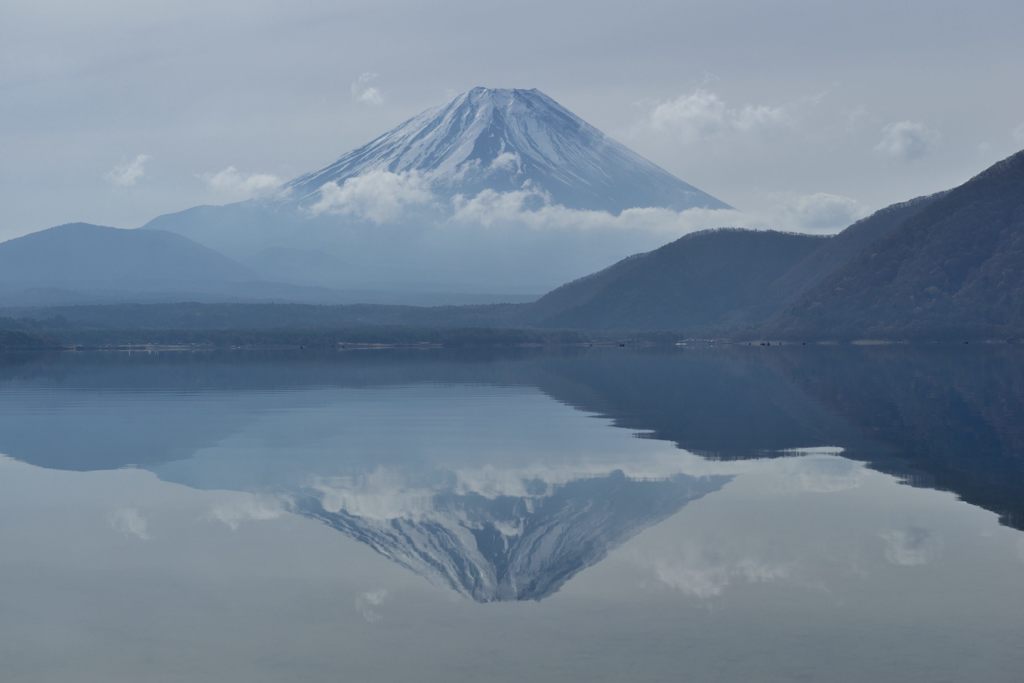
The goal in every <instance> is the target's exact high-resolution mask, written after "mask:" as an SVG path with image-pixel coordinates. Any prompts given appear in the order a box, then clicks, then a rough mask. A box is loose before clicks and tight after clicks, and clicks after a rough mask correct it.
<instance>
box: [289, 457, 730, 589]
mask: <svg viewBox="0 0 1024 683" xmlns="http://www.w3.org/2000/svg"><path fill="white" fill-rule="evenodd" d="M729 478H730V477H724V476H711V477H689V476H686V475H683V474H679V475H674V476H671V477H667V478H665V479H660V480H649V479H634V478H630V477H628V476H626V475H625V474H624V473H623V472H622V471H621V470H615V471H612V472H610V473H608V474H606V475H600V476H585V477H581V478H579V479H574V480H571V481H568V482H564V483H558V484H549V483H547V482H544V481H542V480H540V479H533V480H530V481H527V482H526V484H527V487H526V488H527V489H532V490H527V491H523V492H521V493H519V494H512V495H510V494H503V495H498V496H486V495H481V494H480V493H479V492H475V491H469V492H458V491H454V490H451V489H442V490H438V491H432V492H430V493H429V494H427V495H426V496H425V497H424V498H423V499H421V500H419V501H418V503H419V504H418V505H416V506H415V507H414V508H413V509H409V510H404V511H401V512H400V513H397V514H396V513H395V512H392V514H390V515H387V516H382V515H373V514H366V512H365V511H361V510H360V509H359V508H358V507H355V508H354V509H353V507H352V506H346V505H345V504H344V502H340V503H338V504H335V505H332V504H331V503H329V502H325V501H329V500H330V499H331V497H330V496H327V497H325V496H323V495H307V496H301V497H298V498H297V499H296V500H295V509H296V510H297V511H298V512H300V513H302V514H305V515H307V516H310V517H313V518H316V519H319V520H321V521H323V522H325V523H327V524H328V525H330V526H331V527H333V528H335V529H338V530H339V531H342V532H344V533H345V534H346V535H348V536H350V537H352V538H354V539H356V540H358V541H361V542H363V543H366V544H367V545H369V546H370V547H372V548H373V549H374V550H376V551H377V552H379V553H381V554H382V555H384V556H385V557H388V558H390V559H391V560H394V561H395V562H397V563H398V564H400V565H402V566H404V567H407V568H408V569H411V570H413V571H414V572H416V573H418V574H420V575H422V576H426V577H429V578H432V579H434V580H435V581H437V582H438V583H442V584H445V585H447V586H449V587H451V588H452V589H454V590H455V591H457V592H459V593H461V594H463V595H466V596H468V597H471V598H472V599H474V600H477V601H478V602H492V601H499V600H541V599H543V598H545V597H547V596H549V595H551V594H552V593H554V592H556V591H557V590H558V589H559V588H561V586H562V584H564V583H565V582H566V581H568V580H569V579H570V578H572V577H573V576H574V575H575V574H576V573H578V572H579V571H580V570H582V569H584V568H586V567H589V566H591V565H593V564H595V563H597V562H599V561H601V560H602V559H603V558H604V557H605V555H607V553H608V552H609V551H610V550H611V549H613V548H615V547H616V546H618V545H620V544H621V543H623V542H624V541H626V540H628V539H629V538H631V537H632V536H634V535H635V534H637V533H638V532H640V531H642V530H643V529H645V528H647V527H649V526H651V525H653V524H656V523H658V522H660V521H661V520H663V519H665V518H666V517H669V516H671V515H673V514H675V513H676V512H678V511H679V510H680V509H681V508H682V507H683V506H684V505H686V503H688V502H690V501H692V500H694V499H696V498H700V497H701V496H703V495H705V494H707V493H710V492H712V491H716V490H718V489H719V488H720V487H721V486H722V484H724V483H725V482H726V481H728V480H729ZM333 493H334V494H337V493H338V491H335V492H333ZM343 499H344V496H342V500H343ZM378 503H379V499H378ZM360 512H362V514H360Z"/></svg>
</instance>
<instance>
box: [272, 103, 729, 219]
mask: <svg viewBox="0 0 1024 683" xmlns="http://www.w3.org/2000/svg"><path fill="white" fill-rule="evenodd" d="M376 170H385V171H388V172H391V173H398V174H401V173H416V174H421V175H423V176H425V177H426V178H428V179H429V181H430V183H431V185H432V186H433V188H434V190H435V191H436V192H438V193H439V194H441V195H442V196H446V197H452V196H454V195H463V196H465V197H474V196H476V195H477V194H479V193H480V192H482V191H484V190H492V191H495V192H514V191H518V190H522V189H523V188H524V187H528V188H530V189H531V190H533V191H536V192H538V193H540V194H544V195H546V196H547V197H549V198H550V200H551V202H552V203H554V204H558V205H561V206H565V207H568V208H571V209H586V210H599V211H609V212H612V213H619V212H621V211H623V210H625V209H631V208H635V207H662V208H669V209H675V210H677V211H682V210H684V209H689V208H694V207H701V208H711V209H726V208H729V206H728V205H726V204H725V203H724V202H722V201H720V200H718V199H716V198H714V197H712V196H711V195H709V194H707V193H705V192H702V191H701V190H698V189H697V188H695V187H693V186H692V185H688V184H687V183H685V182H683V181H682V180H679V179H678V178H676V177H675V176H673V175H672V174H670V173H669V172H667V171H665V170H664V169H662V168H660V167H658V166H656V165H654V164H653V163H651V162H650V161H648V160H647V159H644V158H643V157H641V156H640V155H638V154H636V153H635V152H633V151H631V150H629V149H628V148H626V147H625V146H623V145H621V144H619V143H618V142H616V141H615V140H612V139H611V138H609V137H608V136H607V135H605V134H604V133H602V132H601V131H599V130H598V129H597V128H594V127H593V126H591V125H590V124H588V123H587V122H586V121H584V120H583V119H581V118H580V117H578V116H576V115H575V114H573V113H572V112H571V111H569V110H568V109H566V108H565V107H563V106H562V105H560V104H558V103H557V102H555V101H554V100H553V99H551V98H550V97H548V96H547V95H545V94H544V93H542V92H540V91H539V90H536V89H533V90H518V89H515V90H509V89H492V88H480V87H478V88H473V89H472V90H470V91H468V92H465V93H462V94H461V95H459V96H458V97H456V98H455V99H453V100H452V101H451V102H449V103H448V104H446V105H444V106H442V107H439V108H436V109H430V110H427V111H425V112H423V113H422V114H419V115H418V116H415V117H413V118H411V119H409V120H408V121H406V122H405V123H402V124H401V125H399V126H397V127H396V128H393V129H392V130H390V131H388V132H387V133H385V134H383V135H381V136H380V137H378V138H377V139H375V140H373V141H371V142H370V143H368V144H366V145H364V146H363V147H360V148H359V149H356V150H353V151H351V152H349V153H348V154H345V155H344V156H342V157H341V158H340V159H338V160H337V161H335V162H334V163H333V164H331V165H329V166H327V167H325V168H322V169H320V170H318V171H314V172H313V173H307V174H306V175H303V176H300V177H298V178H296V179H295V180H292V181H291V182H290V183H288V184H287V185H286V188H287V190H288V191H289V194H290V195H291V196H292V197H293V198H294V199H295V200H297V201H300V202H307V201H308V202H313V201H316V200H317V199H318V198H319V195H320V188H322V187H323V186H324V185H325V184H326V183H337V184H343V183H344V182H345V181H346V180H349V179H350V178H356V177H359V176H361V175H364V174H366V173H369V172H371V171H376Z"/></svg>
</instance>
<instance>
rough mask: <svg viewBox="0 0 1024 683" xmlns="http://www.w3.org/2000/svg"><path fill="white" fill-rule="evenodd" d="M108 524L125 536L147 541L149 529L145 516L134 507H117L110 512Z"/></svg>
mask: <svg viewBox="0 0 1024 683" xmlns="http://www.w3.org/2000/svg"><path fill="white" fill-rule="evenodd" d="M109 521H110V526H111V528H113V529H114V530H115V531H119V532H120V533H122V534H124V535H125V536H129V537H133V538H138V539H140V540H143V541H148V540H149V538H150V536H149V530H148V526H149V525H148V524H147V522H146V518H145V517H143V516H142V513H140V512H139V511H138V510H137V509H136V508H118V509H117V510H114V511H113V512H111V513H110V517H109Z"/></svg>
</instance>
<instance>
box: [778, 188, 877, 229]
mask: <svg viewBox="0 0 1024 683" xmlns="http://www.w3.org/2000/svg"><path fill="white" fill-rule="evenodd" d="M776 213H777V221H778V225H779V227H780V228H781V229H784V230H797V231H800V232H834V231H836V230H841V229H842V228H845V227H846V226H848V225H850V224H851V223H853V222H854V221H857V220H859V219H861V218H864V216H866V215H868V213H869V211H868V208H867V207H866V206H864V205H863V204H861V203H860V202H858V201H857V200H855V199H851V198H850V197H844V196H842V195H837V194H829V193H828V192H815V193H814V194H809V195H803V196H799V197H795V198H793V199H791V200H790V201H788V202H785V203H784V204H783V205H782V206H781V207H779V210H777V211H776Z"/></svg>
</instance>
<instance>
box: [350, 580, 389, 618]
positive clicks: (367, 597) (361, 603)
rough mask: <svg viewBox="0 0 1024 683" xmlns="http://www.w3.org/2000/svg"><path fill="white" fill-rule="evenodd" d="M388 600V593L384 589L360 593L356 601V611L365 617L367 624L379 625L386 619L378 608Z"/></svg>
mask: <svg viewBox="0 0 1024 683" xmlns="http://www.w3.org/2000/svg"><path fill="white" fill-rule="evenodd" d="M387 598H388V592H387V590H385V589H383V588H378V589H377V590H372V591H366V592H365V593H360V594H359V595H357V596H356V599H355V605H356V611H357V612H359V614H361V615H362V616H363V619H365V620H366V621H367V623H370V624H378V623H380V622H381V621H382V620H383V619H384V617H383V615H381V613H380V612H379V611H378V608H379V607H380V606H381V605H383V604H384V601H385V600H387Z"/></svg>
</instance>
